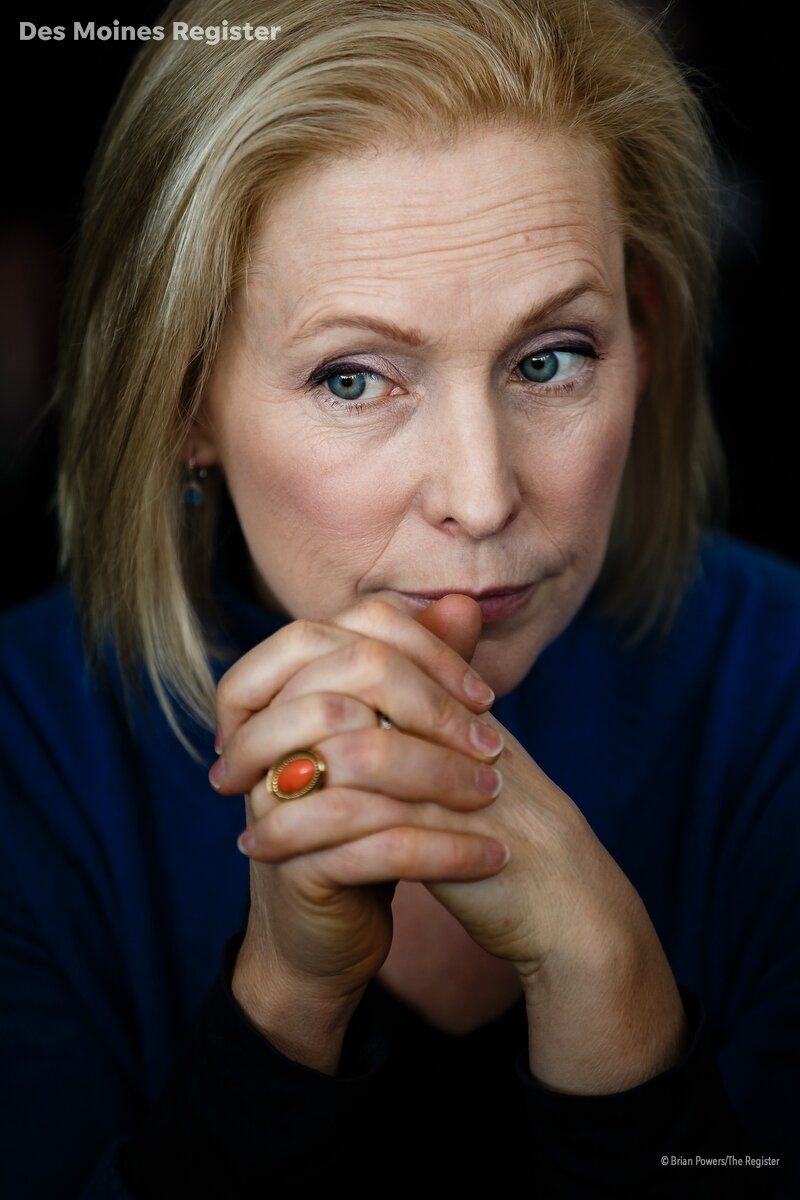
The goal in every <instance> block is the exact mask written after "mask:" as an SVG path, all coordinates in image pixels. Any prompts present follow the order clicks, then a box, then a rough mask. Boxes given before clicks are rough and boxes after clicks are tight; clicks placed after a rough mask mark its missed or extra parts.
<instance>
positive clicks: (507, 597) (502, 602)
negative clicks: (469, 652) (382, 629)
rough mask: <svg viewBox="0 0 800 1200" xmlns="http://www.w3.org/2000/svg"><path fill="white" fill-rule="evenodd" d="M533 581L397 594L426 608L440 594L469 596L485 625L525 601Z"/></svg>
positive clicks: (506, 615)
mask: <svg viewBox="0 0 800 1200" xmlns="http://www.w3.org/2000/svg"><path fill="white" fill-rule="evenodd" d="M535 588H536V584H535V583H526V584H524V585H523V586H522V587H518V588H514V587H500V588H487V589H486V590H485V591H482V592H476V591H473V590H472V589H471V588H458V587H453V588H445V589H444V590H442V591H438V592H423V593H414V592H397V595H398V596H402V597H403V599H404V600H408V601H409V602H410V603H411V604H413V605H414V606H415V607H416V608H419V609H423V608H428V607H429V605H431V604H433V602H434V601H435V600H440V599H441V598H442V596H453V595H458V596H471V597H472V599H473V600H477V602H478V604H479V605H480V607H481V612H482V614H483V621H484V624H485V625H488V624H493V623H494V622H495V621H502V620H504V618H505V617H508V616H510V614H511V613H512V612H516V610H517V609H518V608H521V607H522V606H523V604H525V603H526V601H527V600H528V598H529V597H530V595H531V594H532V592H533V591H534V589H535Z"/></svg>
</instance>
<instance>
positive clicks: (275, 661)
mask: <svg viewBox="0 0 800 1200" xmlns="http://www.w3.org/2000/svg"><path fill="white" fill-rule="evenodd" d="M354 635H355V636H356V637H358V636H362V637H371V638H375V639H377V640H379V641H383V642H388V643H389V644H392V645H394V646H396V647H397V648H398V650H400V651H402V652H403V653H404V654H405V655H406V656H407V657H408V658H410V659H411V661H413V662H415V663H416V664H417V665H418V666H419V667H420V668H421V669H423V670H425V671H426V672H428V673H429V674H431V675H432V676H433V677H434V678H436V679H437V680H438V681H439V683H440V684H441V685H442V686H443V687H444V688H446V689H447V690H448V691H449V692H451V693H452V695H453V696H456V697H458V698H459V699H460V700H461V701H462V702H463V703H464V704H467V705H469V706H470V707H471V708H473V709H474V710H475V711H483V710H485V709H486V708H487V707H488V705H490V704H491V703H492V702H493V700H494V695H493V693H492V692H491V690H490V689H487V688H486V685H485V684H483V690H482V691H481V684H482V681H481V680H480V677H479V676H477V675H476V674H475V672H474V671H472V670H471V668H468V667H467V666H466V664H465V662H464V660H463V659H462V658H461V657H460V656H459V655H458V654H457V653H456V652H455V651H454V650H452V649H451V648H450V647H449V646H447V645H446V644H445V643H444V642H443V641H442V640H441V639H440V638H438V637H436V636H435V634H433V633H431V632H430V631H429V630H428V629H426V628H425V627H424V626H423V625H421V624H420V623H419V622H418V621H417V620H415V619H414V617H413V616H411V615H410V614H408V613H405V612H401V611H399V610H398V609H397V608H395V607H394V606H393V605H391V604H389V603H387V602H386V601H383V600H370V601H366V602H365V603H363V604H360V605H357V606H356V607H355V608H353V609H350V610H348V612H346V613H343V614H341V615H340V616H339V617H336V618H335V619H334V620H332V621H313V620H307V619H301V620H298V621H293V622H292V623H291V624H289V625H285V626H284V627H283V628H282V629H279V630H278V631H277V632H276V633H274V634H273V635H272V636H271V637H269V638H267V639H265V641H263V642H260V643H259V644H258V645H257V646H255V647H253V649H252V650H249V651H248V652H247V653H246V654H244V655H242V657H241V658H240V659H238V661H237V662H235V663H234V664H233V666H231V667H230V668H229V669H228V670H227V671H226V672H225V674H224V675H223V676H222V678H221V679H220V681H219V684H218V686H217V718H218V726H219V731H220V737H221V742H222V747H223V749H224V748H225V746H226V745H227V742H228V741H229V739H230V737H231V736H232V735H233V733H235V731H236V730H237V729H238V728H239V727H240V726H241V725H243V724H244V722H245V721H247V720H248V719H249V718H250V716H251V715H252V714H253V713H254V712H258V711H259V710H261V709H263V708H266V707H267V705H268V704H269V703H270V701H271V700H272V699H273V698H274V697H275V696H276V695H277V694H278V692H280V691H281V689H282V688H283V687H284V686H285V685H286V684H287V682H288V681H289V680H290V679H291V678H292V676H293V675H294V674H295V673H296V672H297V671H298V670H300V669H301V668H302V667H303V666H305V665H307V664H308V663H309V662H311V661H312V660H313V659H316V658H319V657H320V656H323V655H326V654H329V653H331V652H332V651H333V650H335V649H336V648H338V647H341V646H342V645H344V644H346V643H348V642H349V641H351V640H352V639H353V636H354ZM476 687H477V689H478V690H477V691H476V690H474V689H475V688H476Z"/></svg>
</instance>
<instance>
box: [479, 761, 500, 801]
mask: <svg viewBox="0 0 800 1200" xmlns="http://www.w3.org/2000/svg"><path fill="white" fill-rule="evenodd" d="M475 786H476V787H477V789H478V791H479V792H483V794H484V795H485V796H490V797H491V798H492V800H494V799H495V798H496V797H497V796H499V795H500V789H501V788H502V786H503V776H502V775H501V774H500V772H499V771H497V770H495V768H494V767H478V769H477V770H476V772H475Z"/></svg>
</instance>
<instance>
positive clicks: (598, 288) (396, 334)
mask: <svg viewBox="0 0 800 1200" xmlns="http://www.w3.org/2000/svg"><path fill="white" fill-rule="evenodd" d="M587 294H594V295H597V296H603V297H605V298H606V299H609V300H613V298H614V292H613V291H612V289H611V288H609V287H607V286H606V284H604V283H602V282H601V281H600V280H597V279H584V280H582V281H580V282H579V283H574V284H571V285H570V286H569V287H565V288H562V289H561V291H559V292H556V293H555V294H554V295H552V296H549V297H548V298H547V299H546V300H543V301H540V302H539V303H538V304H535V305H534V306H533V307H532V308H530V309H529V310H528V311H527V312H526V313H523V315H522V316H521V317H520V318H519V319H518V320H517V321H515V323H514V325H513V326H512V328H511V329H510V330H509V334H508V336H509V338H510V339H511V340H513V339H515V338H518V337H521V336H522V335H523V334H524V333H525V332H526V331H527V330H528V329H529V328H530V327H531V325H537V324H538V323H539V322H540V321H543V320H544V319H545V317H547V316H549V315H550V314H551V313H554V312H558V311H559V309H562V308H566V306H567V305H568V304H572V303H573V302H574V301H575V300H578V299H580V297H581V296H585V295H587ZM335 328H357V329H371V330H372V331H373V332H374V333H377V334H380V336H381V337H385V338H387V339H388V340H389V341H392V342H404V343H405V344H406V345H407V346H413V347H416V348H419V347H422V346H426V345H427V344H428V342H429V340H430V339H429V338H427V337H426V336H425V334H424V333H423V332H422V331H421V330H420V329H416V328H413V327H410V328H408V329H403V328H401V327H400V326H399V325H395V323H394V321H385V320H382V319H381V318H380V317H373V316H368V315H366V314H364V315H361V314H358V313H338V314H337V315H335V316H330V317H323V318H322V319H321V320H319V321H316V322H314V324H312V325H311V326H309V328H308V329H304V330H302V332H298V333H296V334H294V335H293V336H292V337H291V338H290V339H289V345H290V346H295V345H297V344H298V343H300V342H307V341H309V340H310V339H311V338H314V337H317V335H318V334H320V333H323V332H324V331H325V330H326V329H335Z"/></svg>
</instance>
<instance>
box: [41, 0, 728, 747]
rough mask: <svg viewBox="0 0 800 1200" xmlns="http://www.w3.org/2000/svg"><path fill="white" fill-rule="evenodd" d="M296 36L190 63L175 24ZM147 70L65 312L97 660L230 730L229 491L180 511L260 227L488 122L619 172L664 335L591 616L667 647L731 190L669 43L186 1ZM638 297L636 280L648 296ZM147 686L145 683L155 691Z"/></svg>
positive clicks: (213, 477)
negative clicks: (218, 601) (395, 149)
mask: <svg viewBox="0 0 800 1200" xmlns="http://www.w3.org/2000/svg"><path fill="white" fill-rule="evenodd" d="M224 19H226V20H228V21H229V22H230V24H238V25H243V24H244V23H245V22H246V21H249V22H250V23H251V24H252V25H254V26H256V25H275V26H280V32H279V33H277V36H276V37H275V39H274V40H273V41H246V40H238V41H232V40H229V41H218V42H216V43H215V44H214V43H209V42H206V41H191V42H181V41H179V40H174V39H173V38H172V37H171V36H170V29H171V22H172V21H175V20H181V21H186V22H188V23H189V24H190V25H198V26H203V27H209V26H211V27H219V26H221V25H222V22H223V20H224ZM160 25H161V26H163V27H164V28H165V30H166V36H165V38H164V40H162V41H153V42H151V43H149V44H147V45H146V46H145V47H143V49H142V50H140V51H139V53H138V56H137V58H136V59H135V61H134V63H133V66H132V68H131V70H130V73H129V75H128V77H127V79H126V80H125V83H124V85H123V87H122V90H121V92H120V95H119V97H118V99H117V101H116V103H115V105H114V107H113V109H112V111H111V114H110V116H109V118H108V121H107V124H106V127H105V129H104V132H103V135H102V138H101V141H100V144H99V146H98V149H97V152H96V155H95V159H94V162H93V164H92V167H91V170H90V172H89V176H88V179H87V186H86V193H85V200H84V211H83V218H82V225H81V230H80V237H79V241H78V245H77V251H76V255H75V260H74V264H73V269H72V273H71V277H70V281H69V285H68V293H67V297H66V301H65V305H64V309H63V314H64V315H63V325H62V342H61V358H60V370H59V376H58V379H57V386H56V391H55V394H54V397H53V403H54V405H55V406H56V407H57V408H58V409H59V412H60V421H61V434H60V446H61V449H60V463H59V472H58V482H57V491H56V503H57V508H58V516H59V522H60V529H61V569H62V571H66V572H68V574H69V577H70V581H71V584H72V587H73V589H74V592H75V596H76V599H77V602H78V607H79V610H80V613H81V621H82V630H83V636H84V639H85V643H86V646H87V648H88V649H89V652H90V657H91V659H92V661H93V662H94V663H95V665H97V664H98V663H100V662H101V660H102V653H101V647H102V646H103V644H104V642H105V639H106V638H110V639H111V642H112V643H113V646H114V648H115V650H116V653H117V656H118V662H119V664H120V668H121V673H122V677H123V680H125V679H126V677H130V678H131V679H133V680H134V682H135V684H136V686H137V690H138V688H139V687H140V686H141V680H138V675H137V673H138V671H139V670H140V669H141V668H142V667H143V668H144V671H145V672H146V675H147V677H148V678H149V680H150V682H151V684H152V686H153V688H154V691H155V694H156V696H157V698H158V702H159V704H160V705H161V708H162V709H163V711H164V713H165V715H166V717H167V720H168V721H169V724H170V726H171V728H172V730H173V732H174V733H175V735H176V736H177V737H178V738H179V739H180V741H181V742H182V744H183V745H184V746H185V748H186V749H187V751H188V752H189V753H190V754H192V755H193V757H195V758H198V759H199V756H198V754H197V752H196V750H195V749H194V747H193V746H192V745H191V743H190V742H189V741H188V740H187V738H186V737H185V734H184V732H183V730H182V729H181V727H180V724H179V722H178V720H177V713H176V711H175V710H174V708H173V706H174V704H175V703H177V705H178V706H180V707H181V708H183V709H184V710H185V711H186V712H187V713H188V714H189V715H190V716H191V717H193V718H194V719H195V720H196V721H198V722H199V723H200V725H201V726H202V727H205V728H208V729H211V728H213V725H214V709H215V683H214V677H213V674H212V670H211V658H212V656H214V655H215V654H217V655H219V654H221V653H222V651H221V650H220V649H219V647H216V646H214V645H212V644H211V643H210V641H209V638H208V627H207V625H206V624H205V618H204V614H206V615H207V614H209V613H213V611H214V605H213V596H212V595H211V590H212V589H211V578H212V559H213V546H214V531H215V521H216V518H217V514H218V512H219V504H220V501H221V500H223V499H224V498H225V495H226V493H225V492H224V491H223V489H224V481H223V480H222V479H221V478H220V477H219V476H218V474H217V472H215V471H212V472H211V473H210V475H209V478H208V480H207V482H206V485H205V491H206V497H205V504H204V505H203V506H202V507H201V508H200V509H193V510H191V511H189V512H187V509H186V507H185V506H184V505H183V504H182V466H181V462H180V452H181V449H182V447H183V445H184V442H185V439H186V437H187V435H188V434H189V433H190V430H191V426H192V421H193V419H194V417H195V415H196V414H197V412H198V409H199V405H200V402H201V398H202V394H203V390H204V388H205V385H206V382H207V380H208V377H209V371H210V367H211V364H212V363H213V361H214V356H215V351H216V347H217V345H218V339H219V336H220V331H221V328H222V325H223V322H224V320H225V317H226V314H227V312H228V309H229V304H230V297H231V293H232V291H233V289H234V287H235V286H236V285H237V283H238V282H239V281H240V280H241V278H242V275H243V271H244V268H245V265H246V256H247V250H248V245H249V243H250V240H251V235H252V232H253V230H254V228H255V222H256V221H257V220H258V219H259V218H260V216H261V215H262V214H263V212H264V209H265V206H268V205H269V203H270V201H271V199H273V198H274V197H275V195H276V194H277V193H278V191H279V190H280V188H281V187H282V186H283V185H284V184H285V183H286V182H287V180H288V179H289V178H290V177H293V176H294V175H296V173H297V172H300V171H302V170H304V169H306V168H308V167H309V166H310V165H313V164H318V163H319V162H321V161H324V160H326V159H331V158H335V157H336V156H340V155H347V154H354V153H359V152H363V151H364V150H365V149H367V148H370V147H375V148H378V149H380V147H381V146H385V145H387V143H394V144H397V143H398V142H403V143H405V144H408V143H409V142H414V141H416V140H422V139H426V140H427V141H429V142H430V141H439V140H441V141H442V142H447V141H448V140H452V139H454V138H457V137H458V136H459V135H460V134H461V133H463V132H465V131H470V130H473V129H479V128H481V127H483V126H485V125H486V124H487V123H500V124H509V123H513V124H519V125H522V126H523V127H530V128H532V129H537V130H540V129H543V128H549V129H553V130H559V131H563V132H565V133H574V134H576V135H579V136H581V137H584V138H586V137H588V138H589V139H590V140H591V141H592V142H593V143H594V144H595V145H597V146H599V147H600V148H601V149H602V150H603V152H604V153H605V155H606V160H607V163H608V166H609V170H610V178H611V180H612V182H613V185H614V188H615V195H616V199H617V204H618V209H619V212H618V216H619V218H620V221H621V229H622V233H623V237H624V244H625V253H626V265H627V268H628V271H629V272H634V271H639V270H641V269H642V267H643V266H645V265H646V266H648V268H649V270H650V271H651V272H652V277H653V279H654V280H655V284H656V288H655V290H656V292H657V313H655V314H654V311H653V309H652V308H649V307H647V306H643V307H642V308H641V310H637V311H636V312H633V311H632V316H633V317H634V318H635V319H636V320H638V321H641V322H642V323H644V324H645V325H647V326H648V327H649V334H650V339H651V348H652V355H653V359H652V375H651V379H650V383H649V386H648V389H647V393H646V395H645V397H644V398H643V400H642V402H641V403H640V405H639V411H638V414H637V420H636V425H635V429H634V434H633V439H632V444H631V450H630V454H629V458H628V462H627V464H626V467H625V472H624V476H623V480H622V485H621V489H620V495H619V499H618V504H617V508H616V511H615V515H614V521H613V525H612V529H611V535H610V540H609V546H608V552H607V555H606V559H605V562H604V565H603V569H602V571H601V574H600V577H599V579H598V581H597V584H596V586H595V588H594V590H593V593H592V596H591V603H592V605H593V606H594V607H595V608H596V609H597V611H599V612H602V613H605V614H607V615H613V616H615V617H616V618H619V619H620V621H621V622H622V624H623V626H624V627H625V629H626V630H627V634H628V636H629V637H630V638H633V639H634V640H635V639H637V638H639V637H641V636H643V635H644V634H645V633H646V632H647V631H649V630H650V629H652V628H654V627H655V626H657V625H658V624H659V623H662V624H663V628H665V629H666V628H667V627H668V626H669V623H670V622H671V620H672V619H673V617H674V613H675V611H676V608H677V605H678V603H679V600H680V597H681V594H682V592H683V589H684V586H685V583H686V580H687V579H688V577H689V574H690V571H691V569H692V566H693V563H694V562H695V560H696V551H697V545H698V537H699V531H700V529H701V527H702V524H703V523H704V521H706V520H708V519H709V516H710V515H711V514H712V507H711V505H712V501H713V498H714V496H719V497H722V496H723V487H724V466H723V462H722V455H721V450H720V445H719V441H718V437H717V434H716V431H715V428H714V425H713V421H712V417H711V412H710V407H709V404H708V399H707V395H706V385H705V379H704V369H703V354H704V347H705V344H706V341H707V339H708V334H709V327H710V318H711V307H712V300H713V291H714V278H715V274H714V272H715V266H714V264H715V257H716V243H717V239H718V236H719V234H718V224H719V222H718V218H717V211H718V206H717V201H716V197H717V194H718V189H717V168H716V164H715V157H714V152H713V147H712V139H711V136H710V133H709V129H708V120H707V117H706V116H705V114H704V111H703V108H702V104H701V102H700V100H699V98H698V96H697V95H696V94H695V92H694V91H693V90H692V88H691V86H690V84H689V81H688V78H687V73H686V71H685V69H684V68H682V67H681V66H680V65H679V64H678V63H677V62H676V61H675V60H674V58H673V56H672V54H671V52H670V50H669V47H668V45H667V42H666V39H665V38H664V36H663V34H662V32H661V29H660V22H659V21H658V20H654V19H653V18H652V17H649V16H645V15H640V14H638V13H637V12H636V11H635V10H634V9H633V8H631V6H630V5H623V4H621V3H619V2H616V0H271V2H270V3H262V2H261V0H237V2H236V4H234V3H232V2H231V0H185V2H179V3H175V4H173V5H171V6H170V7H169V8H168V9H167V10H166V12H165V13H164V16H163V17H162V18H161V20H160ZM629 277H630V276H629ZM137 680H138V681H137Z"/></svg>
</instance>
